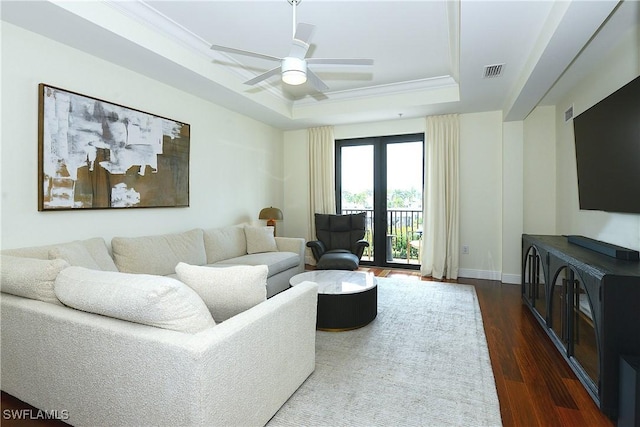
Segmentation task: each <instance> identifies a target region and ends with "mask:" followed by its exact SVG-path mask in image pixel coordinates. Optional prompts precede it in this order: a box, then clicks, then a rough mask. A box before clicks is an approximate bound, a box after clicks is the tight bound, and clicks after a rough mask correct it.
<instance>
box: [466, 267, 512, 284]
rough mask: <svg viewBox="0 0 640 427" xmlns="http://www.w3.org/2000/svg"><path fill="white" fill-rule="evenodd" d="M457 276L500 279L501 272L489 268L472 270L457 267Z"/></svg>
mask: <svg viewBox="0 0 640 427" xmlns="http://www.w3.org/2000/svg"><path fill="white" fill-rule="evenodd" d="M458 277H466V278H468V279H484V280H497V281H502V273H501V272H499V271H491V270H474V269H471V268H459V269H458Z"/></svg>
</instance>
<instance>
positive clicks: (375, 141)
mask: <svg viewBox="0 0 640 427" xmlns="http://www.w3.org/2000/svg"><path fill="white" fill-rule="evenodd" d="M424 138H425V135H424V133H411V134H404V135H389V136H375V137H363V138H351V139H338V140H336V141H335V142H336V143H335V177H336V178H335V179H336V183H335V185H336V188H335V191H336V207H337V211H338V213H340V212H342V206H341V203H342V197H341V194H342V171H341V162H342V151H341V150H342V147H353V146H358V145H372V146H373V224H372V225H373V239H374V240H373V245H374V247H376V248H384V250H382V251H381V250H377V251H374V254H373V262H370V261H362V264H364V265H374V266H380V267H389V266H391V267H403V268H413V269H419V268H420V265H416V264H411V265H407V264H399V263H390V262H387V257H386V247H387V145H389V144H396V143H403V142H417V141H422V142H423V149H422V156H423V161H422V165H423V166H422V168H423V170H422V177H423V178H422V179H423V184H424V151H425V149H424ZM423 187H424V185H423Z"/></svg>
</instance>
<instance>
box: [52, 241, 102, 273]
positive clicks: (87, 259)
mask: <svg viewBox="0 0 640 427" xmlns="http://www.w3.org/2000/svg"><path fill="white" fill-rule="evenodd" d="M49 259H63V260H65V261H67V262H68V263H69V265H73V266H76V267H85V268H89V269H91V270H100V266H99V265H98V263H97V262H96V261H95V260H94V259H93V257H92V256H91V254H90V253H89V251H88V250H87V248H86V247H84V246H83V245H82V244H80V243H77V242H74V243H67V244H65V245H60V246H56V247H55V248H53V249H51V250H50V251H49Z"/></svg>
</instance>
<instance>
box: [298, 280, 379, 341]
mask: <svg viewBox="0 0 640 427" xmlns="http://www.w3.org/2000/svg"><path fill="white" fill-rule="evenodd" d="M304 281H310V282H316V283H317V284H318V315H317V322H316V328H317V329H320V330H324V331H348V330H350V329H357V328H361V327H363V326H365V325H367V324H369V323H370V322H371V321H372V320H373V319H375V318H376V316H377V315H378V284H377V282H376V278H375V276H374V275H373V273H365V272H361V271H345V270H314V271H307V272H305V273H300V274H297V275H295V276H293V277H292V278H291V279H290V280H289V284H290V285H291V286H295V285H297V284H299V283H302V282H304Z"/></svg>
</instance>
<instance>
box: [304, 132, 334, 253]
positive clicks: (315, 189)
mask: <svg viewBox="0 0 640 427" xmlns="http://www.w3.org/2000/svg"><path fill="white" fill-rule="evenodd" d="M335 175H336V174H335V140H334V139H333V126H324V127H318V128H311V129H309V186H310V188H309V194H310V197H309V235H308V236H307V238H308V239H309V240H315V239H316V224H315V218H314V214H316V213H327V214H335V213H336V192H335V185H336V179H335Z"/></svg>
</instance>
